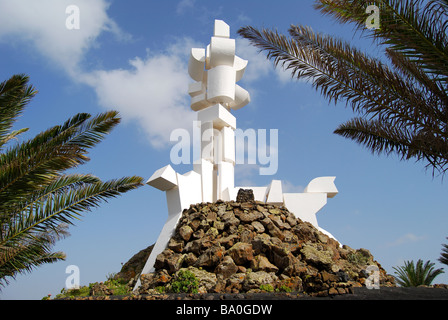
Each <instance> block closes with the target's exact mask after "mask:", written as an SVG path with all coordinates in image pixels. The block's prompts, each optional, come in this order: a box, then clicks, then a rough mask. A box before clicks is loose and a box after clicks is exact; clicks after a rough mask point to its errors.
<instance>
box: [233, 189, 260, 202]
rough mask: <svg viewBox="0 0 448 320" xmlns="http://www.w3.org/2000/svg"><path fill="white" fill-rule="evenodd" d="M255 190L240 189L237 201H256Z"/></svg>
mask: <svg viewBox="0 0 448 320" xmlns="http://www.w3.org/2000/svg"><path fill="white" fill-rule="evenodd" d="M254 200H255V197H254V191H253V190H252V189H240V190H238V194H237V196H236V202H240V203H242V202H249V201H254Z"/></svg>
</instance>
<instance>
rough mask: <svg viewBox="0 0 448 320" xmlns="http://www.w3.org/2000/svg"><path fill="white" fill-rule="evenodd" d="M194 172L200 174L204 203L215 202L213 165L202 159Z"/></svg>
mask: <svg viewBox="0 0 448 320" xmlns="http://www.w3.org/2000/svg"><path fill="white" fill-rule="evenodd" d="M194 168H195V169H194V170H195V171H196V172H197V173H199V175H200V176H201V181H202V202H213V163H212V162H210V161H207V160H204V159H200V160H199V163H196V164H194Z"/></svg>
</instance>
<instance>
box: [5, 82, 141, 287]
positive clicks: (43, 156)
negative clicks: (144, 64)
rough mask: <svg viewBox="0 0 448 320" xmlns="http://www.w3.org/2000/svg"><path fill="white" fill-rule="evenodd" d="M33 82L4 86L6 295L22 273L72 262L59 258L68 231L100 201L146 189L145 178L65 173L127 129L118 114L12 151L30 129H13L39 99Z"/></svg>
mask: <svg viewBox="0 0 448 320" xmlns="http://www.w3.org/2000/svg"><path fill="white" fill-rule="evenodd" d="M28 81H29V78H28V77H27V76H25V75H15V76H13V77H11V78H10V79H9V80H7V81H5V82H2V83H1V84H0V288H1V287H2V286H5V285H7V284H8V283H9V281H8V279H9V278H15V276H16V275H17V274H19V273H26V272H30V271H32V270H33V268H35V267H37V266H40V265H42V264H45V263H53V262H56V261H59V260H62V259H64V258H65V254H64V253H62V252H52V251H51V249H52V246H53V245H54V243H55V242H56V241H57V240H59V239H61V238H62V237H64V236H66V235H67V234H68V233H67V227H68V225H70V224H73V220H74V219H79V217H80V216H81V214H82V213H84V212H86V211H89V210H91V209H92V208H94V207H96V206H98V205H99V203H100V202H101V201H104V200H107V199H108V198H112V197H116V196H118V195H120V194H122V193H124V192H127V191H130V190H133V189H136V188H137V187H139V186H140V185H142V178H140V177H137V176H132V177H124V178H120V179H116V180H111V181H106V182H103V181H101V180H100V179H99V178H97V177H95V176H92V175H88V174H66V173H64V172H65V171H66V170H68V169H72V168H75V167H77V166H79V165H81V164H83V163H85V162H86V161H88V160H89V158H88V157H87V150H88V149H89V148H91V147H93V146H95V145H96V144H97V143H99V142H100V141H101V140H102V139H103V138H104V136H105V135H106V134H107V133H109V131H110V130H111V129H112V128H113V127H114V126H116V125H117V124H118V123H119V122H120V118H119V117H118V116H117V112H115V111H110V112H105V113H103V114H99V115H97V116H95V117H91V116H90V115H89V114H86V113H80V114H77V115H75V116H73V117H72V118H70V119H68V120H67V121H66V122H65V123H64V124H62V125H58V126H54V127H52V128H50V129H48V130H46V131H44V132H42V133H39V134H38V135H37V136H36V137H34V138H32V139H30V140H28V141H24V142H22V143H15V144H13V145H11V146H9V148H6V144H7V143H8V142H10V141H11V139H13V138H16V137H17V136H18V135H19V134H20V133H22V132H24V131H26V130H27V129H21V130H16V131H12V130H11V128H12V126H13V124H14V122H15V121H16V119H17V117H18V116H19V115H20V114H21V113H22V111H23V110H24V108H25V106H26V105H27V104H28V103H29V101H30V100H31V99H32V97H33V96H34V95H35V94H36V91H35V89H34V88H33V87H32V86H30V85H28Z"/></svg>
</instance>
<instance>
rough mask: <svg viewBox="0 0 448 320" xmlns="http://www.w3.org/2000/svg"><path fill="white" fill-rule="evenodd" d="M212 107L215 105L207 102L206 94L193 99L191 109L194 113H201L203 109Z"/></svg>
mask: <svg viewBox="0 0 448 320" xmlns="http://www.w3.org/2000/svg"><path fill="white" fill-rule="evenodd" d="M211 105H213V103H211V102H209V101H208V100H207V96H206V94H205V93H202V94H199V95H197V96H194V97H191V105H190V107H191V110H193V111H200V110H202V109H205V108H208V107H210V106H211Z"/></svg>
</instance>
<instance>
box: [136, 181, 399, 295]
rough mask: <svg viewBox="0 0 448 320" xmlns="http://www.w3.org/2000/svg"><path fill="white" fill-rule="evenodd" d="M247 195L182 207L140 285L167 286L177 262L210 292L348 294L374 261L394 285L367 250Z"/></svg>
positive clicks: (385, 280) (146, 288)
mask: <svg viewBox="0 0 448 320" xmlns="http://www.w3.org/2000/svg"><path fill="white" fill-rule="evenodd" d="M250 191H251V190H250ZM248 195H249V196H248ZM247 197H248V198H250V199H252V198H251V197H250V192H241V193H240V196H239V198H238V201H229V202H224V201H217V202H215V203H199V204H195V205H191V206H190V208H188V209H186V210H184V211H183V214H182V216H181V218H180V220H179V223H178V225H177V228H176V230H175V232H174V235H173V237H172V238H171V240H170V242H169V244H168V246H167V248H166V249H165V250H164V251H163V252H162V253H161V254H159V255H158V256H157V258H156V263H155V266H154V267H155V271H154V272H153V273H151V274H145V275H141V277H140V279H141V286H140V288H139V289H138V291H139V293H140V294H145V293H151V292H152V291H153V290H154V289H155V288H159V289H160V287H161V286H162V287H163V288H164V290H166V292H169V290H170V287H171V285H172V284H173V283H174V282H175V281H176V277H177V275H178V274H179V272H180V270H188V271H190V272H191V273H192V274H194V276H195V277H196V279H197V280H198V283H199V285H198V291H199V292H210V293H217V292H220V293H244V292H260V291H262V290H268V289H269V290H276V291H291V290H292V291H299V292H303V293H306V294H309V295H313V296H328V295H336V294H345V293H350V292H352V289H351V288H353V287H362V286H364V285H365V283H366V278H368V277H369V276H370V275H369V274H368V273H367V272H366V269H367V266H369V265H375V266H377V267H378V270H379V278H380V285H381V286H395V283H394V278H393V277H392V276H390V275H387V274H386V272H385V270H384V269H383V268H382V267H381V265H380V264H379V263H378V262H376V261H375V260H374V258H373V256H372V255H371V253H370V252H369V251H368V250H366V249H358V250H355V249H352V248H350V247H348V246H346V245H343V246H342V245H340V244H339V242H337V241H336V240H335V239H333V238H330V237H329V236H327V235H326V234H324V233H322V232H320V231H319V230H318V229H316V228H315V227H314V226H313V225H312V224H310V223H308V222H304V221H302V220H300V219H297V218H296V217H295V216H294V215H293V214H292V213H291V212H289V211H288V210H287V208H285V207H283V206H276V205H272V204H266V203H262V202H259V201H254V200H253V199H252V200H247Z"/></svg>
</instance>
